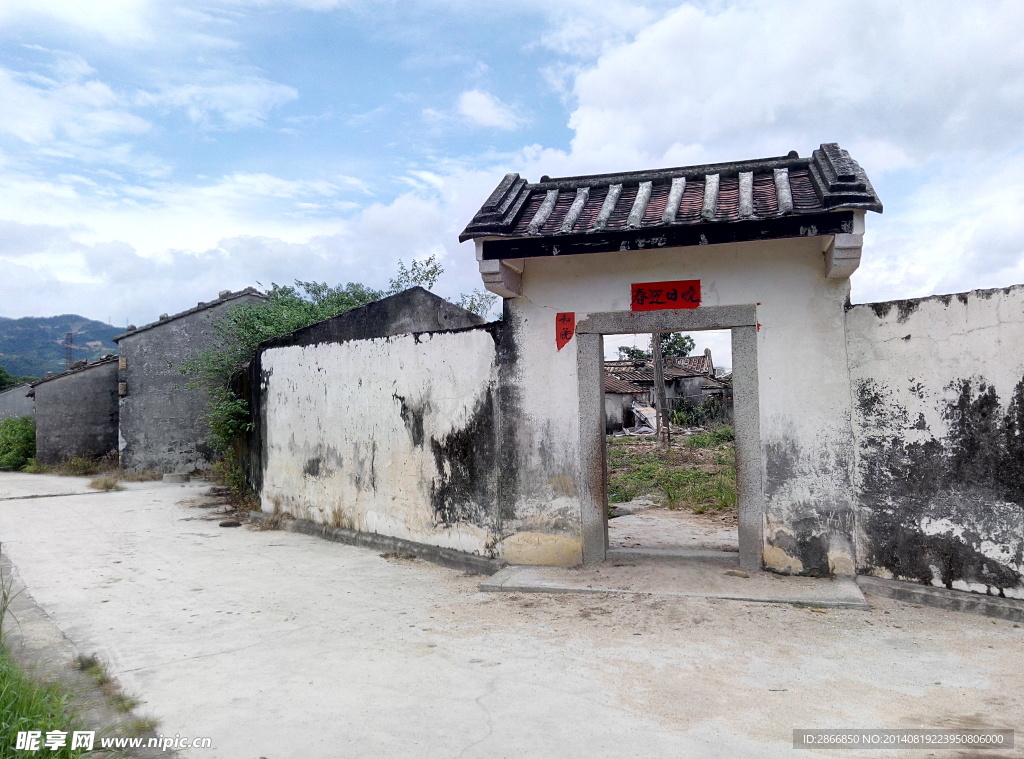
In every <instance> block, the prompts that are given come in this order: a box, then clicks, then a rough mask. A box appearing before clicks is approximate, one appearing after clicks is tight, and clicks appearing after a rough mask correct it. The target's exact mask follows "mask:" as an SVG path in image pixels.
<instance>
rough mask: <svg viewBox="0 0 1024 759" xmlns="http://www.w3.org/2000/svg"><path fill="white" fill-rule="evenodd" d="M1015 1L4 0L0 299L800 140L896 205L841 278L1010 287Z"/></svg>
mask: <svg viewBox="0 0 1024 759" xmlns="http://www.w3.org/2000/svg"><path fill="white" fill-rule="evenodd" d="M1021 29H1024V3H1020V2H1016V1H1009V2H998V1H995V0H993V1H992V2H986V3H959V2H958V3H946V2H940V1H935V2H931V1H929V2H913V1H911V2H900V3H892V2H873V1H872V0H849V1H847V0H829V1H828V2H821V1H820V0H814V1H813V2H811V1H808V2H774V1H773V2H768V1H767V0H765V1H764V2H739V3H732V2H704V3H675V2H661V1H660V0H648V1H647V2H630V3H627V2H620V0H605V2H602V3H594V2H592V1H589V2H584V1H583V0H546V1H544V2H541V1H540V0H521V2H518V3H514V4H513V3H500V4H499V3H488V4H481V3H475V2H468V0H449V2H439V1H438V2H432V1H430V0H423V1H421V2H397V1H396V2H386V1H384V0H381V1H374V0H264V1H263V2H243V1H242V0H206V1H205V2H196V0H190V1H188V2H186V1H184V0H92V1H91V2H89V3H81V2H72V1H71V0H4V2H3V3H2V4H0V271H2V272H3V277H2V279H0V315H2V316H24V315H50V314H57V313H66V312H76V313H81V314H84V315H87V316H90V317H93V318H99V319H103V320H107V319H108V318H109V319H110V320H112V321H113V322H114V323H115V324H125V323H127V322H134V323H143V322H146V321H149V320H151V319H153V318H155V317H156V316H157V315H159V314H160V313H163V312H174V311H176V310H180V309H184V308H187V307H189V306H191V305H193V304H194V303H195V302H196V301H199V300H207V299H209V298H211V297H212V296H213V295H215V294H216V293H217V292H218V291H220V290H223V289H227V288H238V287H244V286H246V285H250V284H255V283H256V282H261V283H263V284H264V285H267V284H269V283H270V282H272V281H276V282H290V281H292V280H294V279H306V280H309V279H315V280H326V281H328V282H331V283H334V282H347V281H363V282H366V283H367V284H370V285H383V284H385V283H386V282H387V279H388V277H389V276H390V275H391V274H392V273H393V271H394V268H395V264H396V262H397V260H398V259H399V258H402V259H405V260H406V261H408V260H410V259H412V258H419V257H423V256H427V255H431V254H434V255H437V256H438V257H439V258H441V260H442V261H443V263H444V265H445V268H446V275H445V277H444V279H443V280H442V282H441V283H440V284H439V286H438V288H437V289H438V291H439V292H441V294H444V295H448V296H457V295H458V294H459V293H460V292H465V291H469V290H471V289H473V288H475V287H479V280H478V277H477V275H476V271H475V262H474V259H473V253H472V247H471V245H469V244H466V245H460V244H459V243H458V241H457V239H456V238H457V235H458V232H459V231H460V230H461V229H462V227H463V226H464V225H465V224H466V222H467V221H468V219H469V218H470V217H471V216H472V214H473V212H474V210H475V209H476V208H477V207H478V206H479V205H480V203H481V202H482V201H483V199H484V198H486V197H487V195H488V193H489V192H490V190H491V189H492V188H493V187H494V185H495V184H496V183H497V181H498V180H499V179H500V177H501V176H502V175H503V174H504V173H505V172H506V171H520V172H521V173H523V174H524V176H526V177H528V178H529V179H532V180H534V181H536V180H537V179H539V177H540V175H542V174H550V175H552V176H557V175H565V174H578V173H594V172H601V171H612V170H629V169H640V168H653V167H659V166H670V165H673V166H674V165H684V164H689V163H698V162H703V161H707V160H738V159H743V158H754V157H761V156H768V155H780V154H785V153H786V152H788V151H789V150H791V149H795V150H798V151H799V152H800V153H801V154H802V155H805V154H807V153H808V152H809V151H810V150H812V149H813V148H815V147H816V146H817V145H818V144H819V143H821V142H828V141H838V142H839V143H840V144H841V145H843V147H845V148H847V149H848V150H850V152H851V153H852V154H853V156H854V157H855V158H856V159H857V160H858V161H859V162H860V163H861V165H862V166H864V168H865V169H866V170H867V172H868V174H869V176H870V177H871V178H872V181H873V182H874V184H875V187H876V190H877V191H878V192H879V195H880V196H881V197H882V200H883V202H884V203H885V206H886V211H885V214H884V215H882V216H876V215H873V214H872V215H869V219H868V236H867V239H866V245H865V251H864V263H863V265H862V268H861V270H860V271H858V272H857V273H856V274H855V275H854V278H853V288H854V300H855V301H858V302H863V301H869V300H879V299H888V298H894V297H911V296H919V295H926V294H930V293H934V292H950V291H957V290H963V289H971V288H975V287H994V286H1003V285H1008V284H1014V283H1018V282H1024V213H1022V212H1021V209H1022V208H1024V130H1022V129H1021V124H1022V123H1024V42H1022V37H1021V35H1020V33H1019V32H1020V30H1021Z"/></svg>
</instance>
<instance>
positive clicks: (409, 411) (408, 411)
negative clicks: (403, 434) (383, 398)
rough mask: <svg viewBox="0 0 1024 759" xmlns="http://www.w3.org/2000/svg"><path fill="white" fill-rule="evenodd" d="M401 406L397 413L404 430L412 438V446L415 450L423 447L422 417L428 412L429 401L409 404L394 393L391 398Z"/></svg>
mask: <svg viewBox="0 0 1024 759" xmlns="http://www.w3.org/2000/svg"><path fill="white" fill-rule="evenodd" d="M391 397H392V398H394V399H395V400H396V401H398V402H399V404H401V407H400V411H399V413H400V414H401V416H402V421H403V422H405V427H406V429H408V430H409V435H410V436H411V437H412V444H413V445H415V446H416V447H417V448H422V447H423V417H424V415H425V414H426V413H427V412H428V411H430V401H429V400H428V401H424V402H423V403H416V404H410V403H407V402H406V400H405V398H404V397H402V396H401V395H399V394H398V393H394V394H392V396H391Z"/></svg>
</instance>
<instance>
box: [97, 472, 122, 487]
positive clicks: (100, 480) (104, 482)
mask: <svg viewBox="0 0 1024 759" xmlns="http://www.w3.org/2000/svg"><path fill="white" fill-rule="evenodd" d="M89 487H91V488H92V489H93V490H124V488H122V487H118V485H117V477H116V476H115V475H110V474H104V475H102V476H100V477H96V478H94V479H92V480H90V481H89Z"/></svg>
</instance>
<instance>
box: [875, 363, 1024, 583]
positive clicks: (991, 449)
mask: <svg viewBox="0 0 1024 759" xmlns="http://www.w3.org/2000/svg"><path fill="white" fill-rule="evenodd" d="M946 389H947V391H950V392H951V394H952V396H953V397H952V399H951V400H949V401H947V402H946V405H945V407H944V408H942V409H941V412H942V417H943V419H944V421H945V422H946V424H947V426H948V431H947V434H946V435H945V437H943V438H941V439H940V438H934V437H932V438H929V439H924V440H919V441H914V442H910V441H908V440H907V436H906V435H905V434H904V433H905V432H906V431H907V430H908V428H910V427H913V428H914V429H917V430H921V429H922V428H923V427H924V425H923V419H922V418H920V417H919V418H918V420H917V421H916V422H915V423H914V424H913V425H910V424H908V422H907V418H908V414H907V411H906V409H904V408H902V406H900V404H899V403H897V402H895V401H893V400H892V399H891V396H890V397H889V398H886V391H885V390H884V389H882V388H879V387H878V386H877V385H875V384H874V383H871V382H865V383H862V384H861V387H859V388H858V410H859V412H860V414H861V416H862V419H863V421H862V424H863V427H864V429H865V431H866V432H867V433H868V434H867V435H866V436H865V437H864V438H863V439H862V442H861V445H860V452H861V478H862V480H861V482H862V484H861V492H860V494H859V497H860V503H861V506H862V507H864V513H865V515H866V518H865V522H864V525H863V526H864V531H865V533H866V536H867V538H868V545H867V546H866V548H867V555H866V556H865V557H864V558H865V560H866V564H867V566H868V567H869V568H872V567H874V568H884V569H888V570H889V571H890V572H891V573H892V574H893V576H895V577H897V578H899V579H905V580H914V581H917V582H922V583H926V584H931V582H932V580H933V577H934V576H935V574H938V579H939V580H940V581H941V582H942V583H943V584H944V585H945V586H946V587H947V588H952V587H953V583H954V582H955V581H958V580H962V581H965V582H971V583H980V584H983V585H985V586H986V587H987V589H988V592H989V593H993V594H998V595H1004V591H1005V589H1007V588H1017V587H1019V586H1021V585H1022V583H1024V577H1022V575H1021V573H1020V572H1019V570H1018V569H1016V568H1015V567H1014V566H1010V565H1009V564H1011V563H1012V564H1015V565H1016V566H1020V563H1021V561H1022V556H1021V553H1022V548H1021V544H1022V543H1021V540H1020V535H1019V532H1018V526H1019V524H1020V518H1021V514H1022V512H1024V379H1022V380H1021V381H1020V382H1018V383H1017V385H1016V387H1015V388H1014V392H1013V395H1012V397H1011V400H1010V403H1009V405H1008V406H1007V409H1006V411H1005V413H1004V412H1003V411H1002V406H1001V404H1000V402H999V395H998V393H997V391H996V388H995V387H993V386H992V385H991V384H990V383H989V382H987V381H985V380H984V379H981V378H972V379H957V380H955V381H953V382H951V383H949V384H948V385H947V386H946ZM926 521H931V522H933V523H935V522H939V521H942V522H943V523H948V524H952V525H953V526H954V527H955V528H956V529H954V530H949V531H944V532H940V533H938V534H929V533H928V532H926V531H925V529H924V528H923V525H924V523H925V522H926ZM1014 540H1015V541H1016V546H1017V549H1016V555H1015V556H1011V557H1010V558H1009V560H1008V563H1006V564H1004V563H1000V562H998V561H996V560H994V559H992V558H990V557H988V556H986V555H985V554H984V553H982V551H981V550H980V549H981V545H982V543H983V542H985V541H992V542H996V543H1004V542H1005V543H1009V542H1010V541H1014Z"/></svg>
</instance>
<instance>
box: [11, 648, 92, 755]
mask: <svg viewBox="0 0 1024 759" xmlns="http://www.w3.org/2000/svg"><path fill="white" fill-rule="evenodd" d="M76 729H78V730H81V729H84V728H83V727H82V726H81V724H80V722H79V718H78V715H77V714H76V713H75V710H74V708H73V707H72V706H71V694H69V693H68V691H67V689H66V688H64V687H62V686H60V685H58V684H56V683H39V682H35V681H34V680H33V679H32V678H31V677H29V676H28V675H27V674H26V673H25V672H24V671H23V670H22V669H21V668H20V667H19V666H18V665H17V664H16V663H15V662H14V661H13V660H12V659H11V656H10V654H9V653H8V651H7V650H6V649H4V648H3V647H0V757H7V756H11V757H13V756H15V751H16V750H15V748H14V747H15V745H16V743H17V737H18V733H19V732H22V731H28V730H39V731H41V732H42V734H43V738H45V736H46V733H47V732H49V731H51V730H60V731H63V732H67V733H68V738H69V740H68V741H66V743H67V744H68V745H65V746H64V747H62V748H59V749H57V750H56V751H50V750H49V749H46V750H45V755H46V756H49V757H60V758H61V759H67V758H68V757H78V756H82V755H84V754H85V753H86V752H85V751H84V750H83V749H74V750H72V749H71V748H70V747H69V746H70V743H71V741H70V737H71V732H72V731H74V730H76ZM40 744H42V741H40ZM28 753H29V752H21V751H18V752H17V754H18V755H21V754H25V755H27V754H28ZM33 753H34V752H33ZM39 753H44V752H39Z"/></svg>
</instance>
